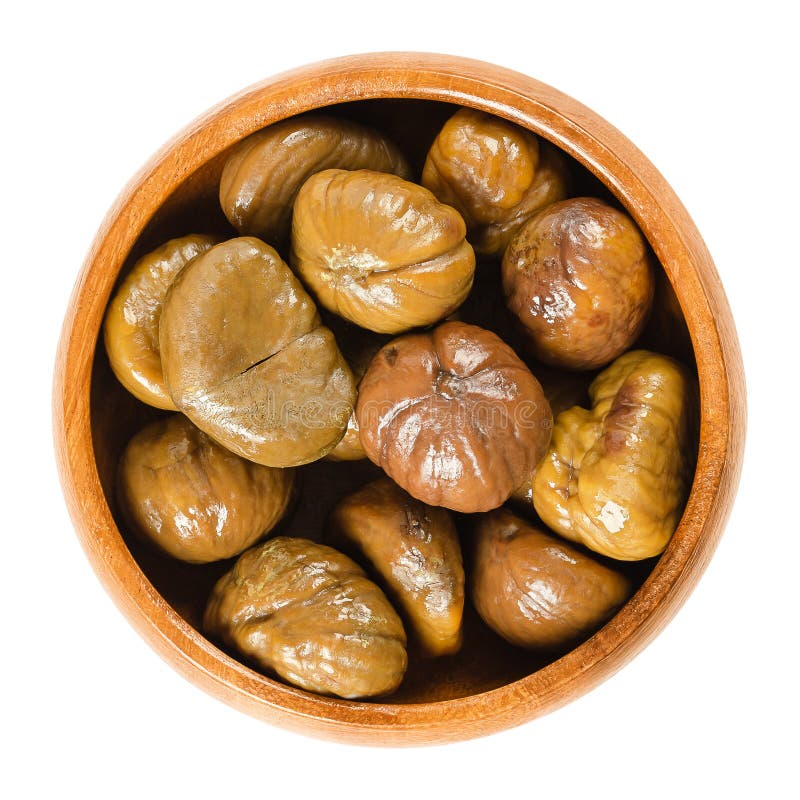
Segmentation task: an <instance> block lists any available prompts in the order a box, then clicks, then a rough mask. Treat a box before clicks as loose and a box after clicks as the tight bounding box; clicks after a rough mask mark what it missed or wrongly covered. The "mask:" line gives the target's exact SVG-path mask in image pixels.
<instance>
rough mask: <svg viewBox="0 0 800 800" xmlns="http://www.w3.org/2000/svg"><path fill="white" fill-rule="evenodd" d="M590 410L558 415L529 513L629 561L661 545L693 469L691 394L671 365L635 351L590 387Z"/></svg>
mask: <svg viewBox="0 0 800 800" xmlns="http://www.w3.org/2000/svg"><path fill="white" fill-rule="evenodd" d="M589 396H590V398H591V401H592V408H591V410H587V409H585V408H581V407H580V406H575V407H573V408H570V409H567V410H566V411H563V412H562V413H561V414H559V415H558V417H557V418H556V421H555V426H554V429H553V438H552V441H551V443H550V447H549V448H548V451H547V454H546V455H545V457H544V458H543V459H542V461H541V462H540V464H539V466H538V467H537V470H536V474H535V475H534V478H533V504H534V507H535V508H536V512H537V513H538V514H539V516H540V517H541V518H542V520H543V521H544V522H545V524H547V525H548V526H549V527H550V528H552V529H553V530H554V531H556V533H559V534H561V535H562V536H565V537H566V538H568V539H572V540H574V541H577V542H581V543H582V544H584V545H586V546H587V547H589V548H591V549H592V550H595V551H596V552H598V553H602V554H603V555H605V556H610V557H611V558H617V559H621V560H624V561H635V560H638V559H642V558H650V557H651V556H656V555H658V554H659V553H660V552H662V550H663V549H664V548H665V547H666V546H667V543H668V542H669V540H670V538H671V537H672V534H673V532H674V531H675V528H676V526H677V524H678V521H679V520H680V516H681V513H682V511H683V504H684V502H685V500H686V496H687V493H688V490H689V483H690V481H691V477H692V467H693V463H694V457H695V453H694V446H693V441H692V439H693V430H694V418H695V409H696V402H697V394H696V386H695V382H694V380H693V378H692V377H691V376H690V375H689V372H688V370H686V368H685V367H683V366H682V365H681V364H679V363H678V362H677V361H674V360H673V359H671V358H669V357H667V356H662V355H658V354H657V353H650V352H648V351H646V350H633V351H631V352H629V353H625V355H623V356H620V358H618V359H617V360H616V361H615V362H614V363H613V364H612V365H611V366H610V367H608V369H606V370H604V371H603V372H601V373H600V375H598V376H597V378H596V379H595V380H594V381H593V383H592V385H591V386H590V387H589Z"/></svg>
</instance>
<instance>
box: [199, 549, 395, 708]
mask: <svg viewBox="0 0 800 800" xmlns="http://www.w3.org/2000/svg"><path fill="white" fill-rule="evenodd" d="M203 625H204V628H205V630H206V632H207V633H208V634H209V635H211V636H218V637H220V638H221V639H222V640H223V641H225V642H226V643H227V644H229V645H231V646H233V647H235V648H236V649H237V650H238V651H239V652H241V653H243V654H244V655H245V656H247V657H248V658H251V659H253V660H254V661H255V662H256V663H258V664H259V665H260V666H261V667H263V668H265V669H268V670H271V671H274V672H276V673H277V674H278V675H280V676H281V677H282V678H283V679H284V680H287V681H289V683H293V684H295V685H296V686H300V687H302V688H303V689H308V690H310V691H312V692H320V693H321V694H333V695H338V696H339V697H346V698H351V699H353V698H359V697H372V696H374V695H382V694H388V693H389V692H392V691H394V690H395V689H396V688H397V687H398V686H399V685H400V681H402V679H403V675H404V673H405V670H406V664H407V656H406V648H405V644H406V636H405V632H404V630H403V624H402V622H401V621H400V618H399V617H398V616H397V613H396V612H395V610H394V609H393V608H392V606H391V605H390V603H389V601H388V600H387V599H386V596H385V595H384V594H383V592H382V591H381V590H380V589H379V588H378V587H377V586H376V585H375V584H374V583H373V582H372V581H370V580H368V579H367V578H366V577H365V575H364V572H363V571H362V570H361V568H360V567H359V566H358V565H357V564H355V563H354V562H353V561H351V560H350V559H349V558H348V557H347V556H345V555H342V553H339V552H337V551H336V550H334V549H333V548H331V547H327V546H325V545H321V544H315V543H314V542H311V541H309V540H308V539H291V538H287V537H285V536H277V537H275V538H274V539H270V540H269V541H267V542H265V543H264V544H262V545H259V546H257V547H254V548H252V549H251V550H248V551H247V552H246V553H244V555H242V556H241V557H240V558H239V560H238V561H237V562H236V564H235V565H234V567H233V569H232V570H231V571H230V572H229V573H228V574H227V575H224V576H223V577H222V578H220V580H219V581H218V582H217V585H216V586H215V587H214V591H213V592H212V594H211V599H210V600H209V602H208V606H207V608H206V612H205V617H204V620H203Z"/></svg>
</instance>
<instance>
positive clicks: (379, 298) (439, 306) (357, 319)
mask: <svg viewBox="0 0 800 800" xmlns="http://www.w3.org/2000/svg"><path fill="white" fill-rule="evenodd" d="M465 235H466V227H465V226H464V220H463V219H461V215H460V214H459V213H458V212H457V211H456V210H455V209H453V208H450V206H446V205H443V204H442V203H440V202H439V201H438V200H437V199H436V198H435V197H434V196H433V195H432V194H431V193H430V192H429V191H428V190H427V189H423V188H422V187H421V186H417V185H416V184H413V183H409V182H408V181H404V180H402V179H401V178H398V177H397V176H396V175H389V174H386V173H381V172H373V171H370V170H357V171H355V172H348V171H346V170H340V169H329V170H326V171H324V172H319V173H317V174H316V175H314V176H312V177H311V178H309V179H308V180H307V181H306V182H305V183H304V184H303V187H302V188H301V190H300V192H299V193H298V195H297V200H296V201H295V205H294V216H293V218H292V264H293V266H294V267H295V269H296V270H297V271H298V273H299V274H300V277H301V278H302V279H303V281H304V282H305V283H306V285H307V286H308V287H309V288H310V289H311V291H312V292H313V293H314V294H315V296H316V297H317V299H318V300H319V302H320V303H321V304H322V305H323V306H324V307H325V308H327V309H329V310H330V311H333V312H334V313H335V314H338V315H339V316H342V317H344V318H345V319H348V320H350V321H351V322H354V323H355V324H356V325H360V326H361V327H362V328H367V329H369V330H372V331H377V332H379V333H398V332H400V331H405V330H408V329H409V328H416V327H419V326H421V325H430V324H431V323H433V322H437V321H438V320H440V319H442V318H443V317H446V316H447V315H448V314H449V313H450V312H451V311H453V310H454V309H456V308H457V307H458V306H459V305H460V304H461V303H462V302H463V300H464V298H465V297H466V296H467V294H469V290H470V287H471V286H472V278H473V274H474V272H475V254H474V252H473V251H472V248H471V247H470V245H469V244H468V243H467V242H466V240H465V238H464V237H465Z"/></svg>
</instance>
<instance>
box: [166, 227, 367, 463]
mask: <svg viewBox="0 0 800 800" xmlns="http://www.w3.org/2000/svg"><path fill="white" fill-rule="evenodd" d="M160 345H161V359H162V363H163V367H164V377H165V379H166V383H167V388H168V389H169V392H170V395H171V396H172V399H173V400H174V401H175V404H176V405H177V406H178V408H179V409H180V410H181V411H183V413H184V414H186V416H188V417H189V418H190V419H191V420H192V421H193V422H194V423H195V424H196V425H197V426H198V427H199V428H200V429H201V430H203V431H205V432H206V433H207V434H208V435H209V436H212V437H213V438H214V439H216V440H217V441H218V442H220V443H221V444H223V445H224V446H225V447H227V448H228V449H230V450H232V451H233V452H234V453H237V454H238V455H240V456H243V457H244V458H248V459H250V460H251V461H255V462H257V463H259V464H265V465H267V466H272V467H291V466H297V465H299V464H305V463H307V462H309V461H314V460H316V459H318V458H322V457H323V456H324V455H326V454H327V453H328V452H330V451H331V450H332V449H333V448H334V447H335V446H336V444H337V442H338V441H339V440H340V439H341V438H342V436H343V434H344V431H345V427H346V426H347V420H348V418H349V417H350V414H351V413H352V408H353V403H354V402H355V393H356V390H355V383H354V381H353V375H352V373H351V372H350V368H349V367H348V366H347V364H346V363H345V361H344V359H343V358H342V355H341V353H340V352H339V348H338V347H337V345H336V340H335V339H334V336H333V334H332V333H331V331H330V330H329V329H328V328H326V327H324V326H323V325H322V324H321V321H320V318H319V315H318V314H317V309H316V306H315V305H314V303H313V301H312V300H311V298H310V297H309V296H308V294H307V292H306V291H305V289H303V287H302V286H301V284H300V282H299V281H298V280H297V278H295V276H294V275H293V274H292V272H291V271H290V270H289V268H288V267H287V266H286V264H285V263H284V262H283V261H282V260H281V258H280V256H279V255H278V254H277V253H276V252H275V250H273V249H272V248H271V247H270V246H269V245H267V244H264V243H263V242H261V241H259V240H258V239H254V238H252V237H242V238H238V239H231V240H229V241H227V242H223V243H222V244H219V245H217V246H216V247H212V248H211V250H208V251H207V252H206V253H203V254H202V255H201V256H199V257H198V258H196V259H194V260H193V261H192V262H191V263H190V264H189V265H188V266H187V267H186V269H184V270H183V271H182V272H181V273H180V274H179V275H178V277H177V278H176V279H175V281H174V282H173V284H172V286H170V289H169V292H168V293H167V297H166V300H165V302H164V308H163V311H162V314H161V325H160Z"/></svg>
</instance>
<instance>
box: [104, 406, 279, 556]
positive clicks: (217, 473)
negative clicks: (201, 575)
mask: <svg viewBox="0 0 800 800" xmlns="http://www.w3.org/2000/svg"><path fill="white" fill-rule="evenodd" d="M293 482H294V471H293V470H290V469H275V468H273V467H262V466H261V465H260V464H254V463H253V462H252V461H247V460H246V459H244V458H240V457H239V456H237V455H234V454H233V453H231V452H229V451H228V450H226V449H225V448H224V447H221V446H220V445H218V444H217V443H216V442H215V441H213V440H212V439H211V438H209V437H208V436H206V434H204V433H203V432H202V431H201V430H199V429H198V428H196V427H195V426H194V425H192V423H191V422H190V421H189V420H188V419H187V418H186V417H184V416H183V415H182V414H174V415H172V416H170V417H167V418H166V419H163V420H159V421H157V422H153V423H152V424H150V425H148V426H147V427H146V428H144V429H143V430H141V431H139V433H137V434H136V435H135V436H134V437H133V439H131V440H130V442H129V443H128V446H127V447H126V448H125V452H124V453H123V456H122V460H121V461H120V467H119V473H118V481H117V488H118V495H119V498H120V502H121V504H122V506H123V509H124V511H125V514H126V516H127V517H128V518H129V520H130V521H131V523H132V524H133V526H134V527H135V528H136V530H137V531H138V532H139V533H140V534H142V535H143V536H144V537H145V538H147V539H149V540H150V541H151V542H153V543H154V544H156V545H157V546H158V547H159V548H161V550H163V551H164V552H166V553H168V554H169V555H171V556H174V557H175V558H180V559H181V560H182V561H190V562H193V563H204V562H208V561H217V560H218V559H222V558H230V557H231V556H235V555H238V554H239V553H241V552H242V551H243V550H245V549H247V548H248V547H250V545H252V544H253V543H254V542H256V541H257V540H258V539H260V538H261V537H262V536H263V535H264V534H266V533H267V532H268V531H270V530H271V529H272V528H273V527H274V526H275V525H276V524H277V523H278V521H279V520H280V519H281V517H282V516H283V514H284V512H285V511H286V508H287V506H288V505H289V501H290V499H291V495H292V485H293Z"/></svg>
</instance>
